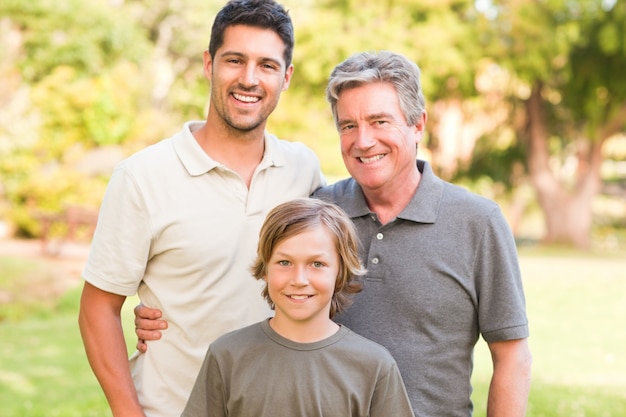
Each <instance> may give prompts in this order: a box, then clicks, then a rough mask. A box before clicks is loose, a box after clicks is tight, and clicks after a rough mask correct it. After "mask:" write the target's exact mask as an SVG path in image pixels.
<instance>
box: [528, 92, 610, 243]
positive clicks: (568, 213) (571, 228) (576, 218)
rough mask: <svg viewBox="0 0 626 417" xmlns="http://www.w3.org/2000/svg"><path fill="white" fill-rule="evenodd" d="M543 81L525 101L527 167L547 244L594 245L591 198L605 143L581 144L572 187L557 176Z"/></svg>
mask: <svg viewBox="0 0 626 417" xmlns="http://www.w3.org/2000/svg"><path fill="white" fill-rule="evenodd" d="M541 88H542V84H541V83H540V82H537V83H535V85H534V86H533V88H532V92H531V95H530V98H529V99H528V100H527V102H526V113H527V117H528V119H527V120H528V138H529V149H528V169H529V173H530V178H531V182H532V184H533V187H534V189H535V192H536V194H537V199H538V201H539V205H540V206H541V209H542V211H543V213H544V219H545V226H546V231H545V236H544V239H543V240H544V242H546V243H559V244H566V245H573V246H575V247H577V248H581V249H589V248H590V247H591V228H592V224H593V212H592V204H591V203H592V199H593V197H594V196H595V195H596V194H597V193H598V191H599V189H600V183H601V180H600V164H601V163H602V142H603V140H601V141H598V142H592V143H590V142H588V141H585V142H583V143H582V145H583V146H581V147H580V149H579V152H578V155H577V163H578V171H577V174H576V179H575V182H574V184H575V185H574V186H573V187H567V186H566V185H565V184H563V183H562V182H561V181H559V180H558V179H557V177H556V176H555V174H554V173H553V171H552V170H551V168H550V154H549V150H548V138H549V135H548V128H547V124H546V120H545V117H544V108H543V105H544V104H543V100H542V97H541Z"/></svg>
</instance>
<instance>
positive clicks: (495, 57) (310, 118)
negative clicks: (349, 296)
mask: <svg viewBox="0 0 626 417" xmlns="http://www.w3.org/2000/svg"><path fill="white" fill-rule="evenodd" d="M280 2H281V3H282V4H284V5H285V6H286V7H287V8H288V9H289V10H290V14H291V16H292V18H293V21H294V25H295V30H296V47H295V51H294V65H295V73H294V77H293V80H292V83H291V86H290V88H289V90H288V91H286V92H285V93H283V95H282V98H281V101H280V104H279V106H278V108H277V110H276V111H275V112H274V114H273V115H272V116H271V118H270V122H269V124H268V129H269V130H270V131H271V132H273V133H275V134H277V135H278V136H279V137H282V138H285V139H290V140H298V141H302V142H304V143H306V144H307V145H308V146H310V147H311V148H312V149H314V150H315V152H316V153H317V154H318V156H319V157H320V159H321V162H322V168H323V170H324V172H325V174H326V175H327V177H328V179H329V180H330V181H334V180H336V179H339V178H342V177H345V176H346V175H347V173H346V171H345V168H344V167H343V162H342V161H341V156H340V153H339V145H338V136H337V133H336V131H335V128H334V126H333V123H332V117H331V113H330V109H329V106H328V104H327V103H326V102H325V99H324V88H325V85H326V81H327V78H328V75H329V74H330V71H331V70H332V68H333V67H334V66H335V65H336V64H337V63H339V62H340V61H342V60H343V59H345V58H347V57H348V56H349V55H351V54H352V53H354V52H359V51H366V50H380V49H390V50H394V51H397V52H400V53H403V54H405V55H407V56H408V57H409V58H411V59H412V60H414V61H415V62H416V63H418V65H419V66H420V67H421V69H422V82H423V88H424V92H425V95H426V100H427V111H428V116H429V118H428V123H427V137H426V138H425V141H424V144H423V146H421V147H420V157H421V158H424V159H428V160H429V161H431V163H432V165H433V168H434V169H435V171H436V172H437V173H438V175H440V176H441V177H442V178H444V179H446V180H449V181H452V182H454V183H456V184H459V185H462V186H465V187H467V188H469V189H471V190H473V191H475V192H477V193H479V194H482V195H485V196H487V197H489V198H492V199H494V200H496V201H497V202H498V203H499V204H500V206H501V207H502V210H503V212H504V213H505V216H506V217H507V219H508V221H509V224H510V225H511V228H512V230H513V232H514V234H515V236H516V239H517V241H518V243H519V248H520V257H521V262H522V268H523V272H524V279H525V285H526V286H527V291H528V296H527V298H528V304H529V316H530V318H531V321H532V323H531V333H532V337H531V340H532V342H533V349H534V354H535V383H534V387H533V392H532V393H531V406H530V409H529V415H532V416H624V415H626V353H625V352H626V331H625V330H623V327H624V326H623V325H620V324H618V323H619V321H618V320H619V318H620V317H621V318H622V319H623V317H626V75H625V74H626V72H625V71H626V70H625V69H626V1H624V0H510V1H499V0H475V1H473V0H423V1H418V0H384V1H383V0H283V1H280ZM223 4H224V1H223V0H64V1H62V2H60V1H56V0H29V1H24V0H2V1H1V2H0V243H2V242H10V241H16V242H20V244H23V243H24V242H27V243H29V244H30V243H33V242H34V243H35V246H34V247H32V248H31V250H29V251H27V252H28V253H27V254H25V253H21V252H20V253H18V252H15V251H11V250H9V249H6V250H5V253H2V252H1V251H2V250H3V248H8V245H4V246H3V245H2V244H0V416H7V417H8V416H11V417H13V416H71V415H76V416H88V415H90V416H100V415H109V414H108V412H107V409H106V403H104V399H103V396H102V394H101V392H100V391H99V388H98V386H97V383H96V382H95V378H93V376H92V375H91V373H90V370H89V368H88V365H87V362H86V360H85V359H84V353H83V351H82V345H81V343H80V338H79V337H78V333H77V328H76V317H75V315H76V310H77V300H78V290H79V287H80V264H81V263H82V262H84V257H83V255H84V253H85V249H87V248H88V244H89V239H90V235H91V232H92V228H93V226H94V224H95V221H96V219H97V210H98V207H99V204H100V200H101V198H102V196H103V193H104V189H105V187H106V183H107V180H108V178H109V175H110V173H111V171H112V169H113V166H114V165H115V164H116V163H117V162H118V161H120V160H121V159H122V158H124V157H125V156H127V155H129V154H131V153H132V152H134V151H136V150H138V149H141V148H143V147H145V146H147V145H149V144H151V143H154V142H156V141H158V140H160V139H162V138H165V137H168V136H170V135H171V134H172V133H174V132H176V131H177V130H178V129H179V128H180V126H181V124H182V123H183V122H184V121H186V120H191V119H195V120H201V119H204V117H205V115H206V111H207V108H206V106H207V103H208V92H209V86H208V84H207V81H206V80H205V79H204V77H203V74H202V52H203V50H204V49H205V48H206V47H207V46H208V42H209V35H210V25H211V23H212V21H213V17H214V15H215V13H216V12H217V10H218V9H219V8H220V7H221V6H222V5H223ZM72 245H74V246H72ZM31 246H32V245H31ZM29 247H30V246H29ZM72 249H73V250H72ZM77 253H78V255H77ZM68 258H70V259H68ZM64 260H65V261H68V262H69V261H71V265H72V268H71V269H70V270H68V269H64V268H62V267H60V265H61V266H62V265H66V264H67V263H63V261H64ZM59 275H61V278H59ZM59 279H62V281H61V282H62V284H59ZM130 336H132V335H130ZM132 345H133V343H132V339H131V342H130V346H129V348H130V347H132ZM483 345H484V344H483ZM482 347H483V348H484V346H482ZM481 357H482V358H484V351H483V350H481V348H479V350H478V352H477V358H478V359H480V358H481ZM484 365H488V361H487V360H484V361H480V360H477V370H476V387H477V391H476V395H477V396H479V397H478V398H479V399H478V400H477V407H478V408H477V415H482V414H481V413H483V414H484V409H481V408H480V407H481V405H480V403H481V402H484V401H483V400H482V399H481V398H484V395H486V383H487V381H486V378H487V375H488V372H489V369H488V366H487V367H486V368H485V366H484ZM481 395H482V396H483V397H480V396H481Z"/></svg>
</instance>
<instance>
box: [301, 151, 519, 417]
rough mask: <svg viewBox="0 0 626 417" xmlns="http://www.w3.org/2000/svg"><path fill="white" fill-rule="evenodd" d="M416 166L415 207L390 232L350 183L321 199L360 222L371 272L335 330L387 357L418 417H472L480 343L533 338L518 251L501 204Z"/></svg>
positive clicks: (340, 184) (318, 194) (323, 192)
mask: <svg viewBox="0 0 626 417" xmlns="http://www.w3.org/2000/svg"><path fill="white" fill-rule="evenodd" d="M417 164H418V168H419V170H420V171H421V172H422V178H421V180H420V184H419V187H418V189H417V191H416V193H415V195H414V197H413V199H412V200H411V202H410V203H409V204H408V206H407V207H405V209H404V210H403V211H402V213H400V215H399V216H398V217H397V218H396V219H394V220H393V221H391V222H389V223H387V224H386V225H382V224H381V223H380V222H379V221H378V219H377V217H376V214H375V213H372V212H371V211H370V210H369V208H368V207H367V205H366V203H365V199H364V197H363V192H362V190H361V187H360V186H359V185H358V184H357V183H356V181H354V180H353V179H351V178H350V179H346V180H343V181H340V182H338V183H336V184H333V185H331V186H327V187H324V188H322V189H320V190H318V191H317V192H316V193H315V195H314V196H315V197H317V198H322V199H324V200H328V201H331V202H334V203H336V204H338V205H339V206H341V207H342V208H343V209H344V210H345V211H346V212H347V213H348V215H349V216H350V217H351V218H352V220H353V221H354V223H355V225H356V227H357V230H358V232H359V237H360V240H361V248H360V255H361V259H362V260H363V262H364V263H365V265H366V267H367V269H368V273H367V275H366V276H365V277H364V278H363V281H364V290H363V292H362V293H360V294H357V295H356V297H355V298H354V304H353V305H352V306H351V307H350V308H349V309H348V311H346V312H345V313H343V314H341V315H340V316H338V317H337V321H338V322H341V323H343V324H345V325H346V326H348V327H349V328H351V329H352V330H354V331H355V332H357V333H360V334H361V335H363V336H365V337H367V338H370V339H372V340H374V341H376V342H378V343H380V344H382V345H383V346H385V347H387V349H389V351H390V352H391V353H392V355H393V356H394V358H395V359H396V361H397V363H398V366H399V368H400V372H401V373H402V377H403V379H404V382H405V384H406V387H407V391H408V394H409V397H410V398H411V403H412V405H413V408H414V412H415V415H425V416H469V415H471V412H472V403H471V400H470V394H471V390H472V388H471V383H470V378H471V372H472V352H473V348H474V345H475V344H476V342H477V340H478V337H479V334H480V335H482V336H483V338H484V339H485V340H486V341H487V342H494V341H501V340H511V339H520V338H525V337H528V320H527V318H526V311H525V299H524V291H523V287H522V280H521V276H520V270H519V264H518V259H517V250H516V247H515V242H514V240H513V236H512V233H511V231H510V228H509V226H508V224H507V222H506V220H505V219H504V216H503V215H502V213H501V211H500V209H499V207H498V206H497V204H495V203H494V202H492V201H490V200H487V199H485V198H483V197H480V196H478V195H476V194H473V193H470V192H469V191H467V190H465V189H463V188H461V187H457V186H455V185H452V184H450V183H447V182H444V181H442V180H441V179H439V178H438V177H436V176H435V174H434V173H433V171H432V169H431V167H430V166H429V165H428V163H427V162H424V161H418V162H417Z"/></svg>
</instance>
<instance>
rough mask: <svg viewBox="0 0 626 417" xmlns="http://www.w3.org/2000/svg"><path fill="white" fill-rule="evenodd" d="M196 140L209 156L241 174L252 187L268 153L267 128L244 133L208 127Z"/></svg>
mask: <svg viewBox="0 0 626 417" xmlns="http://www.w3.org/2000/svg"><path fill="white" fill-rule="evenodd" d="M193 136H194V138H195V139H196V141H197V142H198V144H199V145H200V147H202V149H203V150H204V152H206V154H207V155H209V156H210V157H211V158H212V159H214V160H215V161H217V162H219V163H221V164H223V165H225V166H226V167H228V168H229V169H231V170H233V171H234V172H236V173H238V174H239V175H240V176H241V178H242V179H243V180H244V182H245V183H246V185H247V186H248V187H249V186H250V183H251V182H252V176H253V175H254V171H255V170H256V168H257V166H258V165H259V163H260V162H261V160H262V159H263V153H264V152H265V140H264V138H265V135H264V126H259V127H258V128H257V129H255V130H252V131H249V132H241V131H236V130H234V129H232V128H220V127H219V126H215V125H212V124H210V123H205V124H204V125H203V126H202V127H201V128H200V129H198V130H196V131H195V132H193Z"/></svg>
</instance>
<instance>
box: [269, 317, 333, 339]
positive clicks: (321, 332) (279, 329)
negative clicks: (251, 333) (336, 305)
mask: <svg viewBox="0 0 626 417" xmlns="http://www.w3.org/2000/svg"><path fill="white" fill-rule="evenodd" d="M270 327H271V328H272V329H273V330H274V331H275V332H276V333H278V334H279V335H281V336H282V337H284V338H285V339H289V340H291V341H293V342H297V343H314V342H319V341H320V340H324V339H326V338H329V337H330V336H332V335H334V334H335V333H337V330H339V325H338V324H337V323H335V322H334V321H332V320H331V319H329V318H327V320H325V321H324V322H323V323H306V322H305V323H293V322H288V323H285V322H283V321H281V320H280V317H279V318H276V317H272V318H271V319H270Z"/></svg>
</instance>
